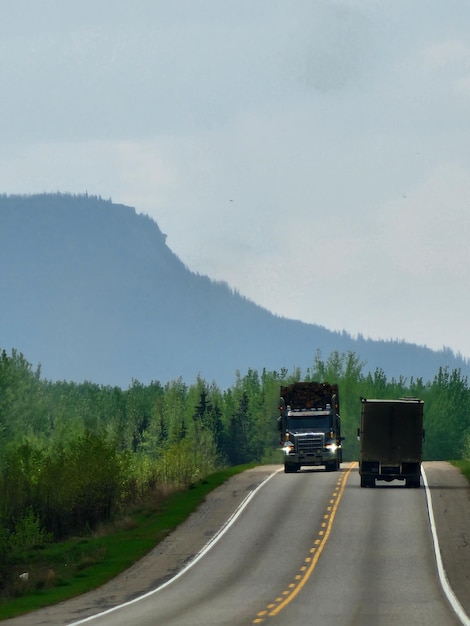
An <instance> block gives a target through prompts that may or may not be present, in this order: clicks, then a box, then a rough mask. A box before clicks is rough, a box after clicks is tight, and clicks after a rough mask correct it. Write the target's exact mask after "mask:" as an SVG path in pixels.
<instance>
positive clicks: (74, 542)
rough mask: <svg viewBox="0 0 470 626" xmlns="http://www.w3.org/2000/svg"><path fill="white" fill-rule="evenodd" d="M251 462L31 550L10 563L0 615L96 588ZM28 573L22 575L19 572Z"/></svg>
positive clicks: (4, 615)
mask: <svg viewBox="0 0 470 626" xmlns="http://www.w3.org/2000/svg"><path fill="white" fill-rule="evenodd" d="M252 467H255V464H248V465H240V466H237V467H230V468H227V469H224V470H220V471H218V472H215V473H214V474H211V475H209V476H207V477H206V478H204V479H203V480H201V481H200V482H198V483H197V484H194V485H191V486H190V487H189V488H186V489H184V490H180V491H176V492H174V493H171V494H169V495H166V496H164V497H162V496H160V497H158V498H155V499H153V500H152V499H149V501H148V502H146V503H145V505H142V506H141V507H139V508H138V509H136V510H135V511H132V512H130V513H128V514H127V515H126V516H123V517H122V518H120V519H116V520H114V522H112V523H111V524H109V525H107V526H104V527H101V528H100V529H99V530H98V531H97V532H94V533H92V534H90V536H86V537H79V538H73V539H70V540H68V541H65V542H62V543H54V544H50V545H46V546H45V547H44V548H42V549H40V550H39V549H35V550H34V549H33V550H31V551H30V552H29V553H28V554H26V555H25V556H24V559H23V560H22V562H21V563H18V564H16V566H15V569H14V572H13V576H14V580H15V586H14V590H13V593H12V594H11V595H10V597H8V598H0V620H4V619H8V618H12V617H16V616H18V615H22V614H24V613H28V612H30V611H34V610H36V609H40V608H43V607H46V606H50V605H53V604H57V603H58V602H62V601H64V600H68V599H70V598H73V597H75V596H78V595H80V594H82V593H85V592H86V591H90V590H91V589H96V588H97V587H99V586H100V585H103V584H104V583H106V582H107V581H109V580H111V579H112V578H114V577H115V576H117V575H118V574H119V573H121V572H123V571H124V570H126V569H127V568H129V567H130V566H131V565H133V564H134V563H135V562H136V561H138V560H139V559H141V558H142V557H143V556H145V555H146V554H147V553H148V552H149V551H150V550H151V549H152V548H154V547H155V546H156V545H157V544H158V543H159V542H160V541H162V540H163V539H164V538H165V537H166V536H167V535H168V534H169V533H170V532H171V531H172V530H174V529H175V528H176V527H177V526H178V525H179V524H181V523H182V522H183V521H184V520H185V519H186V518H187V517H188V516H189V515H190V514H191V513H192V512H193V511H195V510H196V508H197V507H198V506H199V505H200V504H201V502H203V500H204V498H205V497H206V496H207V494H208V493H210V492H211V491H213V490H214V489H215V488H216V487H219V486H220V485H222V484H223V483H224V482H226V481H227V480H228V479H229V478H230V477H231V476H234V475H235V474H238V473H240V472H243V471H245V470H246V469H249V468H252ZM23 573H27V574H28V578H27V580H24V577H23V578H21V577H20V575H21V574H23Z"/></svg>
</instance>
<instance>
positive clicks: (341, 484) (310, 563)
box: [253, 463, 355, 624]
mask: <svg viewBox="0 0 470 626" xmlns="http://www.w3.org/2000/svg"><path fill="white" fill-rule="evenodd" d="M354 465H355V463H351V464H350V465H349V467H348V469H347V471H346V473H345V474H344V475H343V476H342V477H341V478H340V479H338V483H337V489H336V491H335V492H334V493H333V498H332V499H331V500H330V505H332V506H329V507H328V508H327V511H328V513H327V514H326V515H324V516H323V519H324V520H328V521H326V522H322V523H321V528H324V529H325V530H319V531H318V537H320V539H318V538H317V539H315V540H314V542H313V546H314V547H312V548H310V549H309V553H310V554H313V555H314V556H313V558H312V557H310V556H308V557H306V558H305V560H304V563H307V566H306V565H303V566H302V567H300V572H301V573H300V574H297V575H296V576H295V581H296V582H294V583H290V584H289V586H288V589H286V590H285V591H283V592H282V596H281V597H278V598H276V600H275V602H274V603H271V604H269V605H268V606H267V609H268V610H265V611H260V612H259V613H258V614H257V616H256V619H255V620H253V624H260V623H262V622H263V621H264V620H265V619H266V617H273V616H274V615H277V614H278V613H280V612H281V611H282V609H284V608H285V607H286V606H287V605H288V604H289V603H290V602H292V600H293V599H294V598H295V596H296V595H297V594H298V593H299V591H300V590H301V589H302V588H303V587H304V585H305V583H306V582H307V580H308V579H309V578H310V576H311V575H312V572H313V570H314V569H315V566H316V564H317V562H318V559H319V558H320V555H321V553H322V552H323V548H324V547H325V545H326V542H327V541H328V537H329V536H330V532H331V528H332V526H333V521H334V518H335V515H336V511H337V509H338V505H339V502H340V500H341V497H342V495H343V493H344V489H345V487H346V481H347V479H348V478H349V474H350V472H351V470H352V468H353V467H354Z"/></svg>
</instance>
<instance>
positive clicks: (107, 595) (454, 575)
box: [2, 462, 470, 626]
mask: <svg viewBox="0 0 470 626" xmlns="http://www.w3.org/2000/svg"><path fill="white" fill-rule="evenodd" d="M423 465H424V469H425V472H426V476H427V480H428V484H429V487H430V490H431V494H432V502H433V509H434V516H435V521H436V528H437V533H438V537H439V542H440V548H441V554H442V560H443V564H444V568H445V570H446V574H447V577H448V580H449V583H450V585H451V587H452V589H453V591H454V593H455V594H456V596H457V598H458V599H459V601H460V603H461V604H462V607H463V608H464V610H465V611H466V613H467V615H469V616H470V545H469V542H470V487H469V484H468V482H467V480H466V479H465V478H464V477H463V476H462V474H461V473H460V472H459V471H458V470H457V469H456V468H454V467H453V466H452V465H450V464H449V463H445V462H427V463H424V464H423ZM279 469H280V466H278V465H266V466H259V467H256V468H253V469H250V470H247V471H246V472H243V473H242V474H238V475H236V476H233V477H232V478H230V479H229V480H228V481H227V482H226V483H225V484H224V485H221V486H220V487H218V488H217V489H215V490H214V491H213V492H212V493H210V494H209V495H208V496H207V497H206V499H205V501H204V502H203V503H202V505H201V506H200V507H199V508H198V509H197V510H196V511H195V512H194V513H193V514H192V515H191V516H190V517H189V518H188V519H187V520H186V521H185V522H184V523H183V524H181V525H180V526H179V527H178V528H177V529H176V530H175V531H174V532H172V533H171V535H169V536H168V537H167V538H166V539H164V540H163V541H162V542H161V543H160V544H158V546H156V547H155V548H154V549H153V550H152V551H151V552H150V553H149V554H148V555H147V556H145V557H144V558H143V559H141V560H140V561H138V562H137V563H135V564H134V565H133V566H132V567H131V568H130V569H128V570H126V571H125V572H123V573H122V574H120V575H119V576H117V577H116V578H115V579H113V580H112V581H110V582H109V583H107V584H106V585H103V586H102V587H100V588H99V589H96V590H94V591H91V592H89V593H86V594H83V595H81V596H79V597H77V598H74V599H72V600H68V601H67V602H63V603H60V604H57V605H55V606H52V607H48V608H45V609H41V610H39V611H35V612H33V613H30V614H28V615H23V616H21V617H18V618H14V619H10V620H3V621H2V623H3V624H5V626H63V625H65V624H70V623H72V622H75V621H78V620H81V619H85V618H86V617H88V616H90V615H92V614H95V613H97V612H99V611H105V610H107V609H109V608H111V607H113V606H116V605H118V604H122V603H124V602H128V601H131V600H132V599H134V598H136V597H137V596H139V595H142V594H144V593H146V592H150V591H151V590H153V589H155V588H157V587H159V586H160V585H162V584H164V583H165V582H166V581H168V580H169V579H170V578H172V577H173V576H174V575H175V574H177V573H178V572H179V571H180V570H181V569H182V568H183V567H184V566H185V565H186V564H187V563H188V562H190V561H191V560H192V559H193V558H194V557H195V556H196V555H197V554H198V553H199V552H200V551H201V550H202V549H203V548H204V546H205V545H206V544H207V543H208V542H209V541H210V540H211V538H212V537H214V536H215V535H216V534H217V533H218V532H219V530H220V529H221V528H222V527H223V526H224V524H225V523H226V522H227V520H228V519H229V518H230V516H231V515H232V514H233V513H234V512H235V511H236V509H237V507H239V506H240V504H241V503H242V502H243V500H244V499H245V498H246V497H247V496H248V495H249V493H250V492H251V491H252V490H253V489H255V488H256V487H257V486H258V485H259V484H260V483H261V482H262V481H263V480H264V479H265V478H267V477H268V476H269V475H270V474H272V473H273V472H275V471H277V470H279Z"/></svg>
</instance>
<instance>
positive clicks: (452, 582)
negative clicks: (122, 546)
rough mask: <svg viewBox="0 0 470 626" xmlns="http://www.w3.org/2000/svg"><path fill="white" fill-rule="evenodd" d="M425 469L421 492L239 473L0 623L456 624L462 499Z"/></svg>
mask: <svg viewBox="0 0 470 626" xmlns="http://www.w3.org/2000/svg"><path fill="white" fill-rule="evenodd" d="M424 469H425V478H426V482H427V483H428V485H429V491H428V492H427V490H426V489H424V487H422V488H421V489H406V488H405V487H404V486H403V483H401V482H397V481H395V482H392V483H378V484H377V487H376V488H375V489H361V488H360V483H359V475H358V471H357V465H352V464H348V463H343V465H342V467H341V470H340V471H339V472H325V471H324V470H323V469H322V468H318V469H316V468H315V469H311V470H309V469H307V468H306V469H305V470H304V471H302V472H300V473H298V474H284V473H283V471H278V470H279V467H278V466H262V467H259V468H256V469H254V470H249V471H247V472H245V473H244V474H242V475H240V476H236V477H234V478H232V479H231V480H230V481H228V483H226V484H225V485H224V486H222V487H220V488H219V489H217V490H216V491H214V492H213V493H212V494H211V495H210V496H209V497H208V498H207V500H206V502H205V503H204V504H203V505H202V506H201V507H200V509H199V510H198V511H197V512H196V513H195V514H194V515H193V516H191V517H190V518H189V519H188V520H187V522H185V523H184V524H183V525H182V526H181V527H180V528H179V529H177V530H176V531H175V532H174V533H173V534H172V535H171V536H170V537H168V538H167V539H166V540H165V541H164V542H163V543H162V544H160V545H159V546H158V547H157V548H156V549H155V550H154V551H153V552H152V553H151V554H149V555H148V556H147V557H145V559H142V561H139V563H137V564H136V565H135V566H134V567H133V568H131V569H130V570H128V571H127V572H125V573H124V574H123V575H121V576H119V577H118V578H117V579H115V580H114V581H112V582H111V583H109V584H108V585H105V586H104V587H102V588H100V589H98V590H96V591H94V592H91V593H89V594H85V595H84V596H81V597H80V598H76V599H74V600H71V601H69V602H66V603H62V604H60V605H57V606H56V607H51V608H49V609H43V610H41V611H37V612H35V613H32V614H29V615H26V616H23V617H21V618H15V619H13V620H6V621H4V622H3V623H4V624H6V625H7V626H19V625H20V624H21V626H46V625H47V626H54V625H59V624H61V625H65V624H69V625H70V624H74V625H75V626H78V625H79V624H90V625H92V626H111V625H112V626H129V625H131V624H132V625H133V626H134V625H135V626H150V625H152V626H158V625H161V626H193V625H194V626H200V625H201V624H204V625H207V626H210V625H217V626H221V625H225V624H226V625H230V626H245V625H252V624H264V625H266V626H268V625H272V626H280V625H282V626H284V625H286V626H287V625H289V626H297V625H304V624H313V625H315V624H319V625H320V624H321V625H322V626H329V625H331V626H333V625H334V626H341V625H344V626H346V625H347V626H355V625H361V626H400V625H405V624H406V626H411V625H413V624H416V625H418V624H419V625H420V626H422V625H423V624H426V625H427V626H453V625H460V624H465V625H466V626H468V624H470V621H466V620H468V618H467V617H466V616H467V615H470V547H469V545H468V541H469V540H470V539H469V538H470V489H469V486H468V483H467V481H466V480H465V479H464V478H463V477H462V476H461V475H460V473H459V472H458V471H457V470H455V469H454V468H453V467H452V466H450V465H449V464H447V463H425V464H424ZM427 493H429V494H431V501H432V510H433V514H432V516H431V519H430V516H429V507H428V501H427ZM246 499H248V500H249V501H246V502H245V505H244V506H243V508H240V509H237V507H240V505H242V503H243V501H244V500H246ZM236 511H238V512H237V513H236V514H235V517H232V518H231V516H232V515H233V514H234V512H236ZM431 521H433V522H435V532H436V534H437V536H438V538H439V544H440V554H441V555H442V568H443V570H444V571H445V574H446V580H444V581H442V580H441V577H442V574H441V577H440V575H439V568H438V562H436V555H435V545H434V542H433V525H432V523H431ZM220 529H222V532H221V533H220ZM208 542H211V543H210V549H206V550H205V551H204V546H207V544H208ZM201 551H203V552H201ZM443 582H444V588H443ZM446 584H447V586H448V588H449V589H450V591H451V593H452V592H453V594H455V602H454V600H453V598H452V596H451V597H450V599H449V594H448V593H447V594H446V593H445V586H446ZM116 607H119V608H116Z"/></svg>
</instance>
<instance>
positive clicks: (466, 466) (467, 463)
mask: <svg viewBox="0 0 470 626" xmlns="http://www.w3.org/2000/svg"><path fill="white" fill-rule="evenodd" d="M450 463H452V465H453V466H454V467H457V468H458V469H459V470H460V471H461V472H462V474H463V475H464V476H465V478H466V479H467V480H468V482H469V483H470V460H468V459H467V460H459V461H450Z"/></svg>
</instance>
